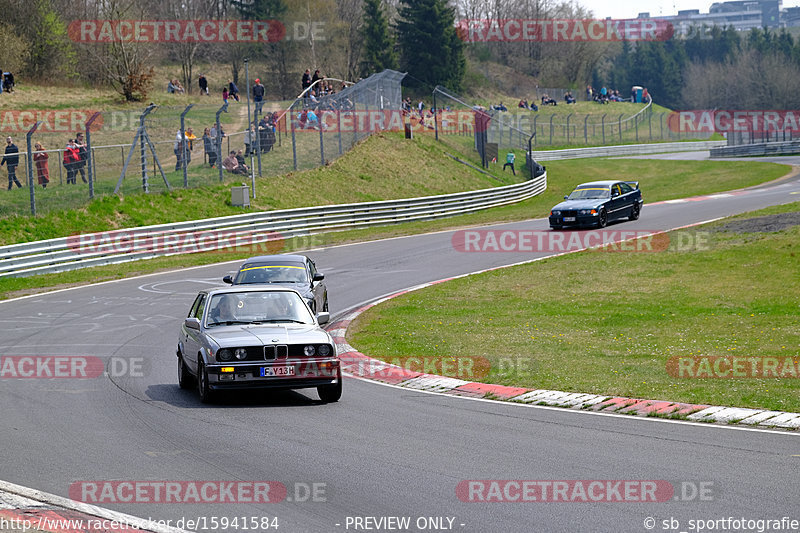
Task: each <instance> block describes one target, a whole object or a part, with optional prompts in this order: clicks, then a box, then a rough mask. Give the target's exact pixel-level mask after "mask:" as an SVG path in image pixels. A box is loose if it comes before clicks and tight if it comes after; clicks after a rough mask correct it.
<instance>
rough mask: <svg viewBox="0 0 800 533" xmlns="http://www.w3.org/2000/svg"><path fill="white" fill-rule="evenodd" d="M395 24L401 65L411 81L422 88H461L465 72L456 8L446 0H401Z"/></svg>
mask: <svg viewBox="0 0 800 533" xmlns="http://www.w3.org/2000/svg"><path fill="white" fill-rule="evenodd" d="M399 16H400V18H399V19H398V21H397V23H396V28H397V40H398V44H399V45H400V55H401V65H402V68H403V69H404V70H407V71H408V72H409V75H410V76H409V84H410V85H411V86H416V87H420V88H423V89H429V90H430V89H433V87H434V86H436V85H445V86H447V87H448V88H450V89H452V90H454V91H459V90H461V88H462V87H461V83H462V81H463V78H464V74H465V72H466V59H465V58H464V48H463V42H462V41H461V39H460V37H459V36H458V33H457V32H456V28H455V11H454V10H453V9H452V8H450V7H448V5H447V1H446V0H401V4H400V9H399Z"/></svg>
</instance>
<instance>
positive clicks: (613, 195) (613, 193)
mask: <svg viewBox="0 0 800 533" xmlns="http://www.w3.org/2000/svg"><path fill="white" fill-rule="evenodd" d="M617 196H619V193H618V192H617V191H611V198H616V197H617Z"/></svg>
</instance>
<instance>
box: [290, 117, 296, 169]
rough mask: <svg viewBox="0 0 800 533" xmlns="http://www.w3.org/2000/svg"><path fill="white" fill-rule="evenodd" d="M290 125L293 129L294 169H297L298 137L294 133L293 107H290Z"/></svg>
mask: <svg viewBox="0 0 800 533" xmlns="http://www.w3.org/2000/svg"><path fill="white" fill-rule="evenodd" d="M289 125H290V127H291V129H292V161H293V162H294V169H295V170H297V138H296V137H295V134H294V116H293V115H292V108H291V107H290V108H289Z"/></svg>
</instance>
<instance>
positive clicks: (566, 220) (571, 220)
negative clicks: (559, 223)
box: [564, 217, 575, 222]
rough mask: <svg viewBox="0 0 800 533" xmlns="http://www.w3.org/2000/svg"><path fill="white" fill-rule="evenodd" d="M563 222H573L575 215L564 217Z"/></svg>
mask: <svg viewBox="0 0 800 533" xmlns="http://www.w3.org/2000/svg"><path fill="white" fill-rule="evenodd" d="M564 222H575V217H564Z"/></svg>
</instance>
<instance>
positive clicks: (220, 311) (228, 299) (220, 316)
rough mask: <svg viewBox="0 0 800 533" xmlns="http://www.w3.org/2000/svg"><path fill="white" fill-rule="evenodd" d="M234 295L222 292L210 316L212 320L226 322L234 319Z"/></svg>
mask: <svg viewBox="0 0 800 533" xmlns="http://www.w3.org/2000/svg"><path fill="white" fill-rule="evenodd" d="M235 301H236V297H235V296H234V295H232V294H223V295H222V297H221V298H220V301H219V303H218V304H217V307H216V309H215V310H214V313H213V316H212V317H211V318H212V319H213V320H214V322H228V321H230V320H236V314H235V313H236V304H235Z"/></svg>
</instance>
